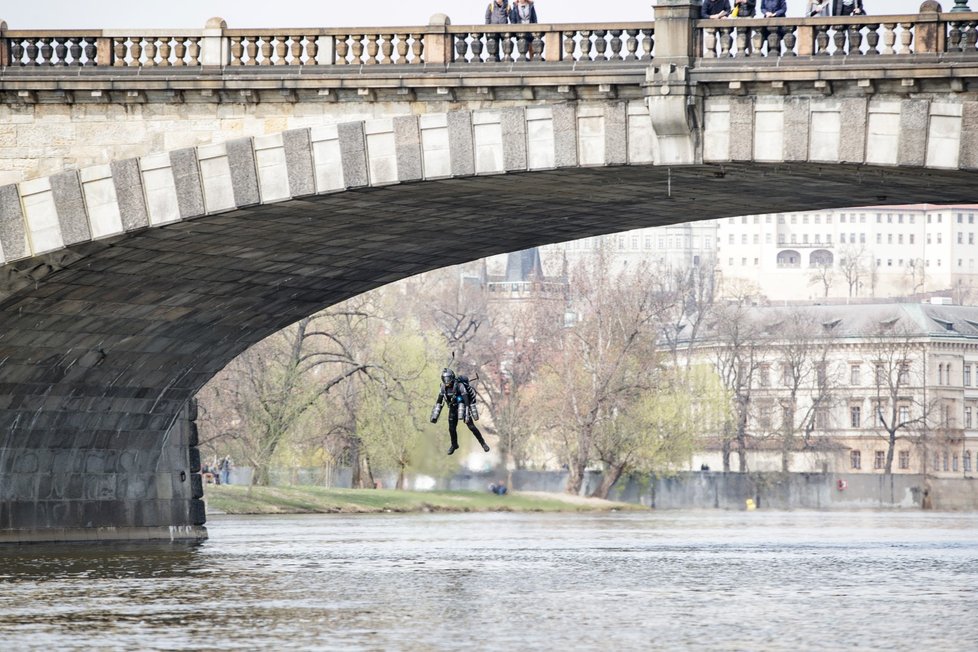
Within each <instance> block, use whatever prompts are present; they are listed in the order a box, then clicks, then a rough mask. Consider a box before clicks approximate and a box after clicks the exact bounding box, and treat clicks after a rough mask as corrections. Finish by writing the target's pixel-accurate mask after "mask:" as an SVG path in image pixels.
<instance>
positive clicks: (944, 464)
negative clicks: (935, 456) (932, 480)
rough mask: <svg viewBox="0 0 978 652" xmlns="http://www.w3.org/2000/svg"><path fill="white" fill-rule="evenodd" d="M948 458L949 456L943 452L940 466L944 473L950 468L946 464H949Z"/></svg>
mask: <svg viewBox="0 0 978 652" xmlns="http://www.w3.org/2000/svg"><path fill="white" fill-rule="evenodd" d="M948 458H949V456H948V454H947V452H946V451H945V452H944V456H943V457H942V458H941V461H942V462H943V464H942V465H941V469H942V470H944V471H947V470H948V469H949V468H950V466H951V465H950V464H949V463H948V462H950V460H949V459H948Z"/></svg>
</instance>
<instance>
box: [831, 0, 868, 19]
mask: <svg viewBox="0 0 978 652" xmlns="http://www.w3.org/2000/svg"><path fill="white" fill-rule="evenodd" d="M834 13H835V15H836V16H865V15H866V10H865V9H863V0H835V11H834Z"/></svg>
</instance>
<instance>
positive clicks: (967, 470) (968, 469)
mask: <svg viewBox="0 0 978 652" xmlns="http://www.w3.org/2000/svg"><path fill="white" fill-rule="evenodd" d="M961 459H962V461H963V462H964V472H965V473H971V451H965V452H964V457H962V458H961Z"/></svg>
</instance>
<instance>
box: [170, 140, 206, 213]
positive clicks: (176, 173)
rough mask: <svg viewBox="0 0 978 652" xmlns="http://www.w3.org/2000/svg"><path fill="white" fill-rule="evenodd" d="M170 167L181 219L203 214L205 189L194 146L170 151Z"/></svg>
mask: <svg viewBox="0 0 978 652" xmlns="http://www.w3.org/2000/svg"><path fill="white" fill-rule="evenodd" d="M170 168H171V170H172V174H173V186H174V190H175V191H176V195H177V206H178V207H179V210H180V217H181V219H187V218H191V217H199V216H200V215H203V214H204V212H205V208H204V190H203V186H202V185H201V182H200V167H199V165H198V163H197V152H196V151H195V150H194V149H193V148H187V149H180V150H177V151H175V152H170Z"/></svg>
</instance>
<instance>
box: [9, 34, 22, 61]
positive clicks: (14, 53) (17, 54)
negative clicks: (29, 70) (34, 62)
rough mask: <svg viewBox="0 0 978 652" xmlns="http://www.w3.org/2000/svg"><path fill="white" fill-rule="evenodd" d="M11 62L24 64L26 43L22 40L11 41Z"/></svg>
mask: <svg viewBox="0 0 978 652" xmlns="http://www.w3.org/2000/svg"><path fill="white" fill-rule="evenodd" d="M10 63H12V64H13V65H15V66H23V65H24V44H23V42H22V41H20V40H16V41H11V42H10Z"/></svg>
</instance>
